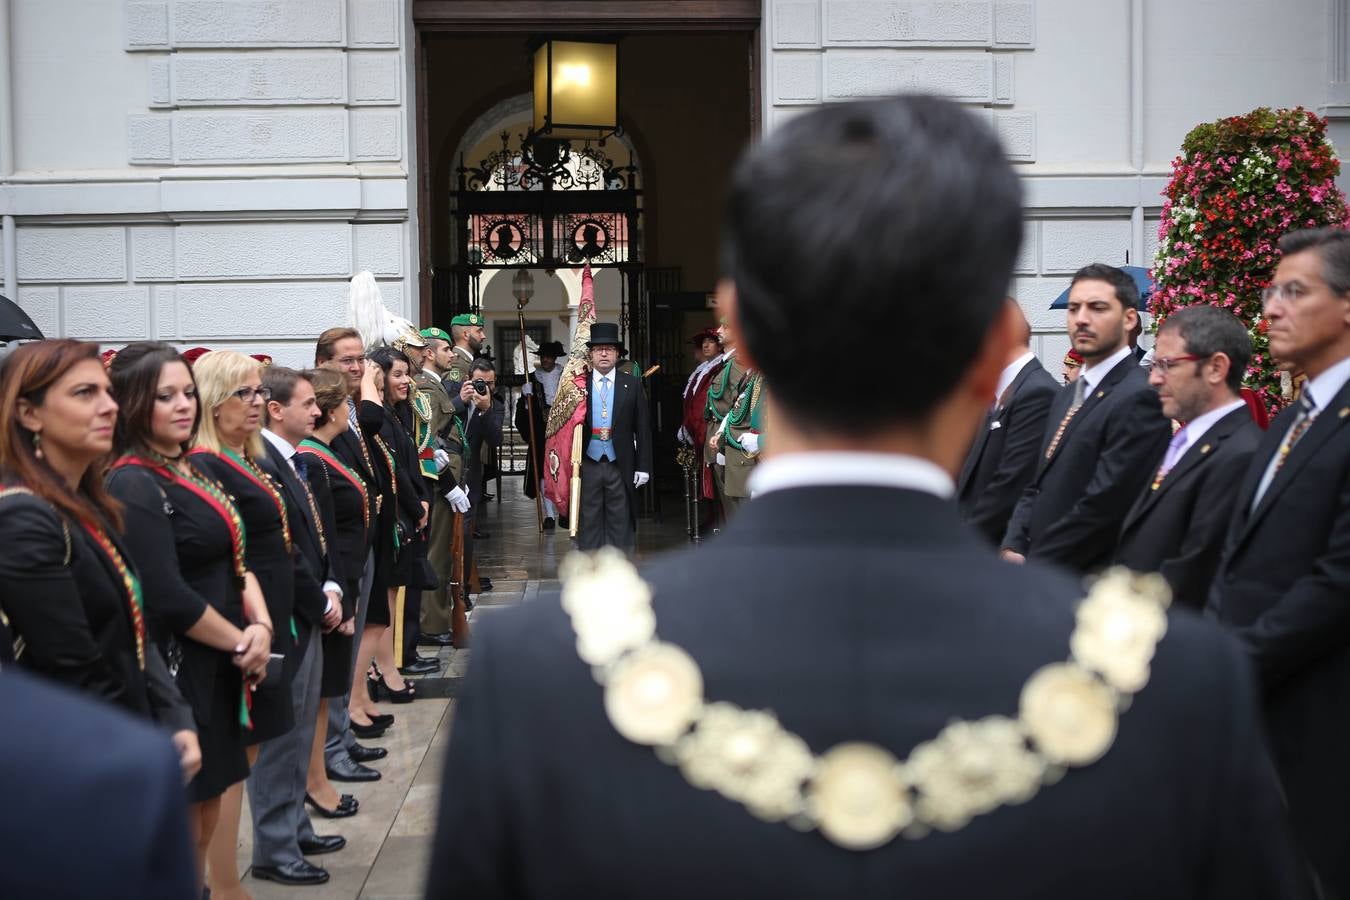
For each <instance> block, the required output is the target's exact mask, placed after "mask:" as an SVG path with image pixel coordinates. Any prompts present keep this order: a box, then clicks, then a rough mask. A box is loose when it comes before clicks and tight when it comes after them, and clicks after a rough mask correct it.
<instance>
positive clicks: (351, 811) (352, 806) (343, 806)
mask: <svg viewBox="0 0 1350 900" xmlns="http://www.w3.org/2000/svg"><path fill="white" fill-rule="evenodd" d="M305 803H307V804H308V805H310V806H312V807H314V811H315V812H317V813H318V814H319V815H321V816H323V817H324V818H325V819H345V818H347V817H348V816H354V815H356V811H357V810H358V809H360V808H361V804H360V803H357V802H356V798H352V799H351V800H350V801H348V802H345V803H344V802H343V801H342V800H339V801H338V805H337V806H336V807H334V808H333V809H325V808H324V807H323V806H321V805H320V804H319V801H318V800H315V799H314V798H313V797H311V796H310V795H309V794H306V795H305Z"/></svg>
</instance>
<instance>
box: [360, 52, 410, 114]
mask: <svg viewBox="0 0 1350 900" xmlns="http://www.w3.org/2000/svg"><path fill="white" fill-rule="evenodd" d="M399 73H400V67H399V55H398V54H397V53H390V52H388V51H363V50H353V51H352V52H350V53H348V54H347V85H348V86H347V93H348V96H349V97H350V103H351V105H352V106H397V105H398V104H399V101H400V99H401V96H400V95H401V93H402V92H401V91H400V89H399V87H400V78H399Z"/></svg>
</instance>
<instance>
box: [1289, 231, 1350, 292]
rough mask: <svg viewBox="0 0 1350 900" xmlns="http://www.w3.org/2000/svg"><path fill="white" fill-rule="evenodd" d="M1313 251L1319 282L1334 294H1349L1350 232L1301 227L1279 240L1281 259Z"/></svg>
mask: <svg viewBox="0 0 1350 900" xmlns="http://www.w3.org/2000/svg"><path fill="white" fill-rule="evenodd" d="M1306 250H1316V251H1317V252H1318V253H1319V254H1320V255H1321V257H1322V280H1323V281H1325V282H1326V283H1327V286H1328V287H1329V288H1331V290H1332V291H1334V292H1335V293H1337V294H1350V229H1346V228H1304V229H1302V230H1301V231H1291V232H1289V233H1288V234H1286V235H1285V236H1284V237H1282V238H1280V252H1281V253H1283V254H1284V255H1285V256H1292V255H1293V254H1295V253H1303V252H1304V251H1306Z"/></svg>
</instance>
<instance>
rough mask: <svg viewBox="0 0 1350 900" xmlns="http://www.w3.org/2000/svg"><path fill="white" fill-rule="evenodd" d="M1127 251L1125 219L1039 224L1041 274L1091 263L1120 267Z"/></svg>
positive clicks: (1128, 240) (1057, 221) (1128, 245)
mask: <svg viewBox="0 0 1350 900" xmlns="http://www.w3.org/2000/svg"><path fill="white" fill-rule="evenodd" d="M1129 249H1130V220H1129V219H1049V220H1046V221H1045V222H1042V223H1041V271H1042V272H1062V273H1065V274H1072V273H1074V272H1076V271H1078V270H1079V269H1080V268H1082V267H1083V266H1085V265H1087V264H1088V263H1094V262H1103V263H1109V264H1110V265H1113V266H1123V265H1124V264H1125V254H1126V252H1127V251H1129ZM1066 286H1067V285H1066ZM1061 289H1062V288H1061ZM1062 324H1063V323H1061V326H1062Z"/></svg>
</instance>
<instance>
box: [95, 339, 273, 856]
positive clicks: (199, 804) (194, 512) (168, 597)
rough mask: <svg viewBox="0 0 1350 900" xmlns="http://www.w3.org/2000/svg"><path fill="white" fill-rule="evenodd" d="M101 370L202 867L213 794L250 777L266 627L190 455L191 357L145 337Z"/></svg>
mask: <svg viewBox="0 0 1350 900" xmlns="http://www.w3.org/2000/svg"><path fill="white" fill-rule="evenodd" d="M108 371H109V375H110V376H111V379H112V387H113V390H114V391H115V392H116V394H117V396H118V397H120V398H122V408H121V411H120V414H119V415H118V417H117V430H116V435H115V441H114V448H115V450H116V461H115V462H114V463H113V466H112V470H111V471H110V472H109V474H108V478H107V483H108V490H109V492H110V493H112V494H113V496H115V497H117V498H118V499H119V500H121V501H122V503H123V504H124V507H125V517H124V527H123V540H124V541H125V542H126V545H127V549H128V550H129V551H130V554H131V558H132V560H133V561H134V562H135V563H136V565H137V568H138V569H139V571H140V572H141V575H142V577H143V578H144V581H145V587H146V597H147V598H148V600H149V603H148V607H147V610H146V613H147V619H148V621H149V624H150V633H151V636H152V637H153V639H154V641H155V643H156V644H158V645H159V646H161V647H163V648H164V650H165V652H166V653H167V654H168V655H169V657H170V659H171V668H172V670H173V671H174V673H175V677H176V680H177V682H178V686H179V689H180V690H181V691H182V692H183V696H184V697H185V698H186V699H187V701H188V703H189V704H191V706H192V710H193V714H194V717H195V718H196V722H197V729H198V734H199V736H200V741H201V746H202V771H201V772H200V773H199V774H198V776H197V777H196V778H195V779H194V780H193V781H192V783H191V784H190V785H189V786H188V794H189V798H190V800H191V801H192V803H193V804H194V806H193V809H192V812H193V823H194V831H195V834H196V840H197V847H198V853H199V864H200V865H202V866H204V864H205V858H206V849H207V847H208V846H209V844H210V842H211V837H212V835H213V834H214V832H215V829H216V824H217V821H218V818H219V813H220V797H221V795H222V794H223V793H225V791H226V790H227V789H228V788H230V786H231V785H234V784H237V783H239V782H241V781H243V780H244V778H246V777H247V776H248V760H247V758H246V756H245V753H244V731H245V730H246V728H247V727H248V726H249V725H250V724H251V723H250V717H249V706H250V700H251V697H250V692H249V690H248V688H249V687H252V686H256V685H257V684H258V683H259V682H261V681H262V680H263V678H264V677H265V675H266V672H267V655H268V651H269V648H270V646H271V634H272V628H273V626H272V622H271V619H270V618H269V616H268V614H267V607H266V605H265V603H264V602H263V598H262V594H261V592H260V591H259V589H258V583H257V580H256V579H255V578H254V577H253V575H252V573H250V572H248V571H247V569H246V568H245V563H244V548H245V541H246V536H245V533H244V527H243V522H242V521H241V519H240V517H239V511H238V509H237V508H236V506H235V504H234V502H233V500H232V499H231V498H230V496H229V495H228V494H226V493H225V491H224V489H223V488H222V487H221V486H220V484H218V483H217V482H215V481H214V480H212V479H211V478H210V477H209V476H207V475H205V474H204V473H203V472H202V471H200V470H199V469H197V468H196V467H195V466H193V465H192V463H191V462H190V461H189V460H188V459H187V458H186V455H185V451H186V450H187V449H188V448H189V447H191V446H192V441H193V438H194V436H195V433H196V430H197V424H198V421H199V420H200V407H199V405H198V401H197V386H196V383H195V382H194V380H193V377H192V370H191V369H189V368H188V365H187V362H186V361H185V360H184V359H183V358H182V357H181V356H179V354H178V351H176V350H174V349H173V348H172V347H170V346H169V345H168V344H162V343H158V342H151V341H142V342H138V343H134V344H131V345H129V346H128V347H126V348H124V349H123V350H122V351H121V352H120V353H118V354H117V356H116V357H115V358H114V359H113V361H112V364H111V365H110V366H109V370H108ZM241 672H242V674H241Z"/></svg>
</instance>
